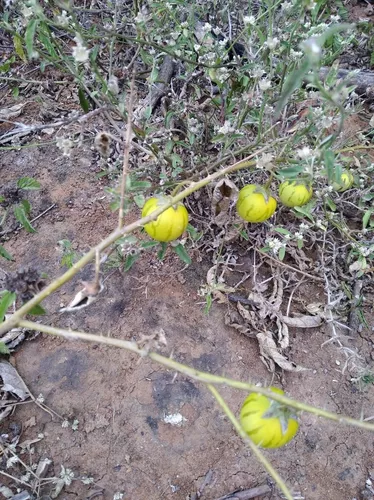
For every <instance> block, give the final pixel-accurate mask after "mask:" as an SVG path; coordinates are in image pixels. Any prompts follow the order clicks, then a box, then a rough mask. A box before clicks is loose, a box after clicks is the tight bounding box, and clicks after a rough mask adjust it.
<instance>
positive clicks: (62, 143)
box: [56, 137, 74, 156]
mask: <svg viewBox="0 0 374 500" xmlns="http://www.w3.org/2000/svg"><path fill="white" fill-rule="evenodd" d="M56 146H57V147H58V149H61V151H62V154H63V156H70V153H71V150H72V149H73V146H74V143H73V141H71V140H70V139H66V138H64V137H57V139H56Z"/></svg>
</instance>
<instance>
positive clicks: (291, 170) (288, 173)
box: [278, 165, 304, 179]
mask: <svg viewBox="0 0 374 500" xmlns="http://www.w3.org/2000/svg"><path fill="white" fill-rule="evenodd" d="M303 171H304V167H303V165H295V166H293V167H287V168H282V170H278V174H279V175H281V176H282V177H286V178H288V179H289V178H291V179H292V178H293V177H296V176H297V175H298V174H301V172H303Z"/></svg>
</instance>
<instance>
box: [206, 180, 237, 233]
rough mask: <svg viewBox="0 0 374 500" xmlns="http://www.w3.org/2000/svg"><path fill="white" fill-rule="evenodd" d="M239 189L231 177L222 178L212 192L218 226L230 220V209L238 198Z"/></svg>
mask: <svg viewBox="0 0 374 500" xmlns="http://www.w3.org/2000/svg"><path fill="white" fill-rule="evenodd" d="M238 196H239V190H238V188H237V187H236V186H235V184H234V183H233V182H231V181H230V180H229V179H221V180H220V181H219V182H217V184H216V185H215V186H214V189H213V193H212V205H211V207H212V215H213V221H214V223H215V224H217V226H224V225H225V224H226V223H227V222H229V220H230V219H231V217H230V209H231V208H232V207H233V206H234V205H235V203H236V202H237V200H238Z"/></svg>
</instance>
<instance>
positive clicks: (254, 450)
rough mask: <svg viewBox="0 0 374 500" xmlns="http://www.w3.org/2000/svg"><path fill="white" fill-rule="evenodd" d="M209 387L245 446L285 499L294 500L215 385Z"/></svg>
mask: <svg viewBox="0 0 374 500" xmlns="http://www.w3.org/2000/svg"><path fill="white" fill-rule="evenodd" d="M207 385H208V389H209V390H210V392H211V393H212V394H213V396H214V397H215V398H216V400H217V402H218V403H219V405H220V406H221V408H222V410H223V411H224V412H225V414H226V415H227V417H228V419H229V420H230V422H231V423H232V425H233V426H234V428H235V430H236V432H237V433H238V434H239V436H240V437H241V438H242V439H243V441H244V442H245V444H247V445H248V446H249V447H250V448H251V451H252V453H253V454H254V455H255V457H256V458H257V460H258V461H259V462H260V463H261V464H262V465H263V466H264V468H265V470H266V471H267V472H268V473H269V474H270V475H271V477H272V478H273V479H274V481H275V482H276V483H277V485H278V487H279V489H280V490H281V491H282V493H283V494H284V496H285V498H286V499H287V500H293V497H292V495H291V493H290V491H289V490H288V488H287V486H286V484H285V483H284V481H283V479H282V478H281V477H280V475H279V474H278V472H277V471H276V470H275V469H274V467H273V466H272V465H271V463H270V462H269V460H268V459H267V458H266V457H265V455H264V454H263V453H262V452H261V451H260V450H259V448H258V447H257V446H256V445H255V444H254V442H253V441H252V440H251V439H250V438H249V437H248V436H247V434H246V432H245V431H244V429H243V428H242V426H241V425H240V424H239V422H238V420H237V419H236V418H235V415H234V414H233V413H232V411H231V410H230V408H229V407H228V406H227V403H226V401H225V400H224V399H223V397H222V396H221V394H220V393H219V392H218V391H217V389H216V388H215V387H214V386H213V385H211V384H207Z"/></svg>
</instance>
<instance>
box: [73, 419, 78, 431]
mask: <svg viewBox="0 0 374 500" xmlns="http://www.w3.org/2000/svg"><path fill="white" fill-rule="evenodd" d="M78 425H79V420H77V419H75V420H74V421H73V423H72V424H71V428H72V430H73V431H77V430H78Z"/></svg>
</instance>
